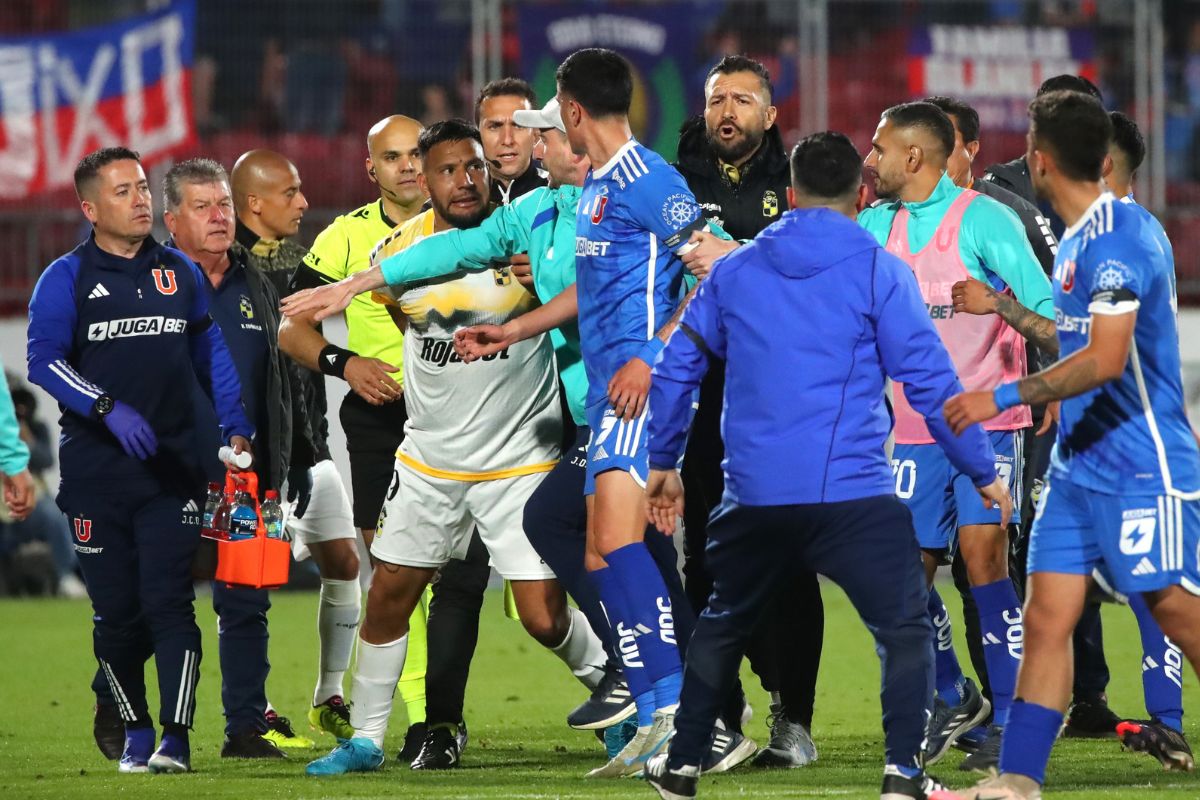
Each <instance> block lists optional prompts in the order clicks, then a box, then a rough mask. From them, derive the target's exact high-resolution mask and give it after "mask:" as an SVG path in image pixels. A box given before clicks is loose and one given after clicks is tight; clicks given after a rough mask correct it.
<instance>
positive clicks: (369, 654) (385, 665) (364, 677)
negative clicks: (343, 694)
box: [350, 633, 408, 748]
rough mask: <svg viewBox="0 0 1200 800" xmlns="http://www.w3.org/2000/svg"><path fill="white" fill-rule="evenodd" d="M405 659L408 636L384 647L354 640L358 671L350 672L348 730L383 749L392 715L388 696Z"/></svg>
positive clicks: (394, 685) (390, 698) (398, 677)
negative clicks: (352, 678)
mask: <svg viewBox="0 0 1200 800" xmlns="http://www.w3.org/2000/svg"><path fill="white" fill-rule="evenodd" d="M406 655H408V634H407V633H406V634H404V635H403V636H401V637H400V638H399V639H397V640H396V641H394V642H388V643H387V644H371V643H370V642H364V641H363V640H362V639H361V638H360V639H359V640H358V669H356V670H355V672H354V693H353V694H352V695H351V697H352V698H353V700H354V702H353V703H352V704H351V705H350V726H351V727H352V728H354V735H355V736H356V737H357V736H361V737H363V738H366V739H370V740H371V741H372V742H374V743H375V746H376V747H379V748H382V747H383V735H384V734H385V733H387V724H388V717H389V716H391V713H392V695H394V694H395V693H396V683H397V682H399V680H400V673H401V672H403V671H404V657H405V656H406Z"/></svg>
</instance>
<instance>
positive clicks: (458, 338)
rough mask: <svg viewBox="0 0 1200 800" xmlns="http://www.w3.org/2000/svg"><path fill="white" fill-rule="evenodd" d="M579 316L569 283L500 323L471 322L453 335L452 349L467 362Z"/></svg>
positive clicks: (573, 290)
mask: <svg viewBox="0 0 1200 800" xmlns="http://www.w3.org/2000/svg"><path fill="white" fill-rule="evenodd" d="M578 315H579V302H578V296H577V295H576V293H575V284H573V283H572V284H571V285H570V286H568V287H567V288H566V289H563V290H562V291H561V292H559V293H558V294H557V295H555V296H554V297H553V298H551V299H550V302H548V303H546V304H545V305H543V306H538V307H537V308H535V309H533V310H532V311H527V312H526V313H524V314H522V315H521V316H519V317H516V318H515V319H511V320H509V321H508V322H506V323H504V324H503V325H472V326H471V327H469V328H462V329H460V330H459V331H457V332H456V333H455V334H454V350H455V352H457V353H458V357H459V358H461V359H462V360H463V361H464V362H465V363H467V364H470V363H471V362H472V361H476V360H478V359H480V358H483V357H484V356H490V355H492V354H493V353H499V352H500V351H501V350H504V349H505V348H508V347H512V346H513V345H514V344H516V343H517V342H522V341H525V340H526V339H532V338H533V337H534V336H537V335H538V334H540V333H545V332H546V331H548V330H550V329H552V328H557V327H560V326H562V325H565V324H566V323H568V322H570V321H571V320H573V319H575V317H577V316H578Z"/></svg>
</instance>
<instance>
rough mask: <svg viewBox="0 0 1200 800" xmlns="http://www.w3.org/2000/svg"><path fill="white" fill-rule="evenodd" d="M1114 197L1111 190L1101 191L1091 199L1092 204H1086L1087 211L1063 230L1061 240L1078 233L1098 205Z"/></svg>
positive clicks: (1109, 201) (1108, 201)
mask: <svg viewBox="0 0 1200 800" xmlns="http://www.w3.org/2000/svg"><path fill="white" fill-rule="evenodd" d="M1114 199H1116V198H1114V197H1113V193H1112V192H1101V193H1100V196H1099V197H1097V198H1096V199H1095V200H1093V201H1092V204H1091V205H1090V206H1088V209H1087V211H1085V212H1083V215H1082V216H1081V217H1080V218H1079V219H1077V220H1075V224H1074V225H1071V226H1070V227H1068V228H1067V229H1066V230H1064V231H1063V235H1062V240H1061V241H1064V242H1065V241H1066V240H1067V239H1070V238H1071V237H1072V236H1074V235H1075V234H1077V233H1079V229H1080V228H1082V227H1083V226H1084V225H1086V224H1087V223H1088V220H1090V219H1091V218H1092V216H1093V215H1094V214H1095V213H1096V211H1097V209H1099V208H1100V206H1102V205H1104V204H1105V203H1111V202H1112V201H1113V200H1114Z"/></svg>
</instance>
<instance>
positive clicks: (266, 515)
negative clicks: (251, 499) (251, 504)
mask: <svg viewBox="0 0 1200 800" xmlns="http://www.w3.org/2000/svg"><path fill="white" fill-rule="evenodd" d="M262 521H263V527H264V528H266V529H267V538H268V539H282V538H283V509H282V508H281V507H280V506H279V492H277V491H275V490H274V489H270V490H268V491H267V499H266V500H263V503H262Z"/></svg>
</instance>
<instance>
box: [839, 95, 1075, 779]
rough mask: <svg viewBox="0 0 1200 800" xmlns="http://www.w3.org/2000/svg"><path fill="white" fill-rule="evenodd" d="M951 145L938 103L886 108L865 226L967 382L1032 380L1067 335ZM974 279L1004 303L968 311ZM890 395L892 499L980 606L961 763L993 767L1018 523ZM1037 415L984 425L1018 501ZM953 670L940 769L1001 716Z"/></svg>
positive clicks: (972, 715)
mask: <svg viewBox="0 0 1200 800" xmlns="http://www.w3.org/2000/svg"><path fill="white" fill-rule="evenodd" d="M954 142H955V137H954V125H953V123H951V122H950V119H949V118H948V117H947V116H946V115H945V113H943V112H942V110H941V109H939V108H938V107H937V106H935V105H932V104H930V103H921V102H916V103H904V104H901V105H899V106H893V107H892V108H889V109H887V110H886V111H884V112H883V116H882V118H881V120H880V123H879V127H878V129H877V130H876V132H875V137H874V139H873V140H872V142H871V153H870V154H869V155H868V156H867V158H866V167H867V169H868V170H870V171H872V172H874V173H875V190H876V193H877V194H879V195H880V196H884V197H892V198H895V199H894V200H892V201H890V202H887V203H884V204H879V205H876V206H874V207H872V208H869V209H867V210H866V211H864V212H863V213H862V214H861V215H860V216H859V222H860V223H862V225H863V226H864V227H865V228H867V230H869V231H871V232H872V233H873V234H874V235H875V237H876V239H878V240H879V243H880V244H882V245H884V246H885V247H887V249H888V251H889V252H891V253H893V254H895V255H898V256H900V258H902V259H903V260H904V261H906V262H907V263H908V264H909V265H910V266H911V267H912V268H913V271H914V272H915V273H916V276H917V282H918V284H919V285H920V287H921V293H922V295H923V296H924V297H925V302H926V304H927V306H928V313H929V316H930V318H931V319H932V320H933V321H934V326H935V327H936V328H937V329H938V332H939V333H940V334H941V335H942V341H943V342H944V343H945V345H946V348H947V349H948V350H949V351H950V355H951V358H952V360H953V361H954V365H955V369H956V370H957V371H958V374H959V376H961V377H962V379H963V381H964V382H965V385H966V386H968V387H970V386H977V385H979V384H980V383H981V382H985V381H986V380H987V376H989V375H995V376H1000V375H1013V376H1019V375H1023V374H1025V371H1026V368H1025V347H1024V342H1023V339H1030V340H1033V341H1036V342H1037V344H1038V346H1039V347H1041V348H1044V349H1046V350H1047V351H1050V352H1053V351H1054V350H1055V348H1056V347H1057V342H1056V341H1055V338H1054V322H1053V319H1051V318H1049V317H1050V314H1051V298H1050V284H1049V281H1048V280H1047V278H1046V275H1045V273H1043V272H1042V270H1041V267H1040V266H1039V265H1038V263H1037V259H1036V258H1035V257H1034V255H1033V251H1032V250H1031V249H1030V247H1029V242H1028V241H1027V240H1026V238H1025V234H1024V231H1023V230H1022V229H1021V225H1020V221H1019V220H1018V219H1017V217H1016V215H1015V214H1014V213H1013V212H1012V211H1010V210H1009V209H1008V208H1006V207H1004V206H1003V205H1001V204H1000V203H997V202H996V201H995V200H992V199H991V198H989V197H981V196H980V195H979V194H978V193H976V192H972V191H969V190H964V189H960V188H958V187H957V186H955V185H954V183H953V181H951V180H950V178H949V177H948V176H947V175H946V173H945V169H946V163H947V160H948V158H949V157H950V154H951V153H952V151H953V150H954ZM970 278H974V279H976V280H980V281H982V282H984V283H985V284H987V289H988V290H989V291H990V292H992V293H993V294H994V295H995V310H994V311H991V310H987V311H986V313H982V314H981V312H984V311H985V310H984V309H978V308H974V307H968V305H967V303H966V302H965V300H964V296H963V287H964V285H965V284H966V281H967V280H968V279H970ZM894 389H895V391H894V408H895V413H896V427H895V441H896V446H895V449H894V451H893V454H892V465H893V468H894V469H895V473H896V485H895V488H896V494H897V495H898V496H899V497H900V498H901V499H902V500H903V501H904V502H905V504H906V505H907V506H908V507H909V509H910V510H911V511H912V513H913V524H914V527H915V528H916V531H917V537H918V541H919V542H920V545H921V548H922V550H923V552H924V559H925V567H926V574H927V578H928V579H929V582H930V583H931V584H932V580H933V575H934V572H935V570H936V569H937V566H938V564H939V563H949V556H950V555H951V554H952V553H953V552H955V550H958V551H959V552H961V553H962V557H963V559H964V560H965V562H966V568H967V579H968V580H969V582H970V584H971V587H972V589H971V591H972V594H973V595H974V596H975V601H976V605H977V607H978V610H979V619H980V626H981V628H982V633H983V640H984V643H985V644H984V659H985V661H986V662H987V666H988V677H989V679H990V681H991V687H992V697H993V699H994V701H995V714H994V717H993V719H994V724H993V726H992V729H991V730H990V732H989V734H988V737H987V739H986V740H985V741H984V742H983V743H981V744H980V745H979V748H978V749H977V751H976V752H975V753H972V754H971V755H970V756H968V757H967V758H968V760H967V761H965V762H964V763H965V764H967V768H972V769H973V768H975V767H976V766H979V767H984V768H986V766H987V765H989V763H994V760H995V759H996V758H998V757H999V752H998V749H999V743H1000V730H1001V727H1002V726H1003V724H1004V720H1005V716H1006V714H1007V711H1008V706H1009V704H1010V702H1011V698H1012V686H1013V683H1014V682H1015V680H1016V671H1017V664H1018V662H1019V659H1020V647H1019V646H1017V645H1016V643H1017V642H1019V641H1020V639H1021V603H1020V600H1019V599H1018V597H1017V593H1016V589H1015V588H1014V586H1013V583H1012V580H1011V579H1010V578H1009V575H1008V563H1007V561H1008V531H1007V529H1006V528H1005V527H1004V526H1002V525H1000V524H999V518H998V517H999V515H998V514H996V513H995V511H994V510H989V509H981V508H980V507H979V506H978V504H976V503H975V501H974V497H973V496H972V494H971V491H970V486H969V483H968V482H967V481H966V480H965V476H964V475H962V473H961V472H959V471H958V470H956V469H955V468H954V467H953V466H952V465H951V464H950V463H948V462H947V461H946V459H945V457H944V456H943V455H942V453H941V452H940V451H939V450H938V448H936V447H933V446H932V444H933V440H932V438H931V436H930V433H929V430H928V427H927V425H926V423H925V422H924V421H923V420H922V419H921V417H920V415H919V414H917V413H915V412H914V411H913V409H912V407H911V405H910V404H909V402H908V400H907V396H906V394H905V387H904V386H903V385H901V384H897V385H896V386H895V387H894ZM1030 423H1031V416H1030V412H1029V409H1028V408H1025V407H1019V408H1014V409H1013V410H1011V411H1010V412H1009V414H1008V415H1006V416H1005V417H1003V418H1002V419H999V420H994V421H992V422H991V423H989V425H988V426H986V427H987V428H988V433H989V438H990V440H991V442H992V447H993V448H994V450H995V451H996V457H997V460H996V470H997V473H998V474H999V475H1000V476H1001V477H1002V479H1003V480H1004V482H1005V483H1006V484H1007V485H1008V486H1009V489H1010V491H1012V492H1013V494H1014V499H1016V498H1019V497H1020V486H1021V476H1020V466H1021V464H1022V459H1021V443H1022V441H1023V439H1022V434H1021V431H1022V430H1023V429H1024V428H1027V427H1029V426H1030ZM935 597H936V595H935ZM937 605H938V606H939V607H940V608H941V609H942V612H943V613H944V606H942V605H941V604H940V603H938V604H937ZM930 612H931V614H934V613H936V610H935V609H934V608H933V607H931V608H930ZM1010 645H1011V646H1010ZM955 672H958V674H957V675H952V674H947V673H942V674H941V675H939V678H941V680H939V681H938V691H937V697H936V698H935V703H934V713H933V716H932V718H931V720H930V729H929V741H928V750H927V756H928V758H929V760H930V762H931V763H932V762H934V761H936V760H937V759H939V758H941V757H942V756H943V755H944V754H945V753H946V751H947V750H948V749H949V747H950V746H951V745H952V744H953V743H954V741H955V740H956V739H957V738H958V737H959V736H961V735H962V734H963V733H965V732H967V731H968V730H970V729H972V728H974V727H975V726H976V725H978V724H979V723H980V722H982V721H984V720H986V719H987V717H988V713H989V711H991V710H992V709H991V707H990V706H989V703H988V701H987V700H986V699H985V698H983V697H982V695H981V694H980V693H979V689H978V688H977V687H976V685H975V684H974V682H972V681H969V680H967V679H966V678H964V677H962V676H961V671H959V670H955Z"/></svg>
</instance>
